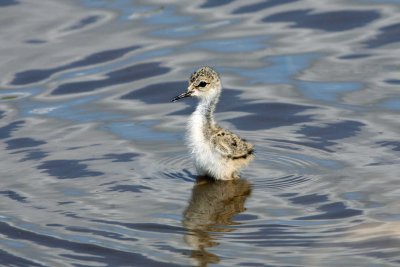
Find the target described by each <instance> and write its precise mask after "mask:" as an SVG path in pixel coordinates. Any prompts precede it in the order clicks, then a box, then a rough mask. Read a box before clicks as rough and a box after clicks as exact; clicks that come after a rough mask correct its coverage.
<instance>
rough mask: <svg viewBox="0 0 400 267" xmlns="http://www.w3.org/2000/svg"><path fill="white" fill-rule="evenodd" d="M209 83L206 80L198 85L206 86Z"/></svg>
mask: <svg viewBox="0 0 400 267" xmlns="http://www.w3.org/2000/svg"><path fill="white" fill-rule="evenodd" d="M207 84H208V83H206V82H205V81H201V82H200V83H199V85H198V86H199V87H206V85H207Z"/></svg>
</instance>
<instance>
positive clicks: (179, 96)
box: [171, 91, 193, 102]
mask: <svg viewBox="0 0 400 267" xmlns="http://www.w3.org/2000/svg"><path fill="white" fill-rule="evenodd" d="M192 94H193V91H187V92H185V93H182V94H180V95H178V96H175V97H174V98H173V99H172V101H171V102H175V101H178V100H179V99H181V98H185V97H189V96H192Z"/></svg>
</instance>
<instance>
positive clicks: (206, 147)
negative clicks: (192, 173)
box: [188, 110, 225, 177]
mask: <svg viewBox="0 0 400 267" xmlns="http://www.w3.org/2000/svg"><path fill="white" fill-rule="evenodd" d="M205 126H206V119H205V118H204V116H203V115H202V114H201V113H200V112H198V111H197V110H196V111H195V112H194V113H193V114H192V115H191V117H190V120H189V123H188V145H189V148H190V149H191V153H192V157H193V159H194V162H195V165H196V169H197V171H198V173H199V174H200V175H211V176H213V177H220V176H223V173H224V172H225V164H224V161H223V159H222V157H221V156H220V155H219V154H218V153H217V152H216V151H215V150H214V149H212V145H211V143H210V141H209V140H206V137H205V136H204V127H205Z"/></svg>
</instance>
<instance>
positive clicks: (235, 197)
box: [182, 177, 251, 266]
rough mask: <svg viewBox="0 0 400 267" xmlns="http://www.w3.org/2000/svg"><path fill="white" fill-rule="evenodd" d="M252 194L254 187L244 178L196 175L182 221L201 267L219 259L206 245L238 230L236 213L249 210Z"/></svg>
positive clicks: (186, 237)
mask: <svg viewBox="0 0 400 267" xmlns="http://www.w3.org/2000/svg"><path fill="white" fill-rule="evenodd" d="M250 193H251V186H250V184H249V182H247V181H246V180H244V179H239V180H233V181H214V180H211V179H210V178H208V177H197V180H196V184H195V185H194V187H193V189H192V197H191V199H190V201H189V206H188V207H187V208H186V210H185V212H184V213H183V217H184V219H183V222H182V224H183V226H184V227H185V228H186V229H187V230H188V233H187V234H186V235H185V242H186V243H187V244H188V245H189V246H190V247H191V248H192V249H193V251H192V253H191V258H193V259H195V261H196V262H197V264H198V266H207V265H208V264H209V263H218V262H219V261H220V257H218V255H215V254H213V253H210V252H208V251H207V248H212V247H214V246H218V245H219V242H218V240H219V239H220V238H222V237H223V233H227V232H232V231H235V228H234V227H232V226H234V225H236V224H237V223H236V222H235V221H234V216H235V215H237V214H239V213H241V212H243V211H245V210H246V208H245V202H246V199H247V197H248V196H249V195H250Z"/></svg>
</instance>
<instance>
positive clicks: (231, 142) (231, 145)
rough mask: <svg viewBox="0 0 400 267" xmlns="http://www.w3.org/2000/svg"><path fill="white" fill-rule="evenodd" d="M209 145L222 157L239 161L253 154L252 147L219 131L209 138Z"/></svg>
mask: <svg viewBox="0 0 400 267" xmlns="http://www.w3.org/2000/svg"><path fill="white" fill-rule="evenodd" d="M211 143H212V144H213V147H214V148H215V150H216V151H218V152H219V153H220V154H221V155H222V156H225V157H228V158H232V159H239V158H246V157H247V156H248V155H250V154H252V153H253V149H254V147H253V145H252V144H250V143H248V142H246V141H245V140H244V139H242V138H240V137H239V136H237V135H236V134H234V133H231V132H228V131H225V130H221V131H218V132H216V133H215V134H213V135H212V136H211Z"/></svg>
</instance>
